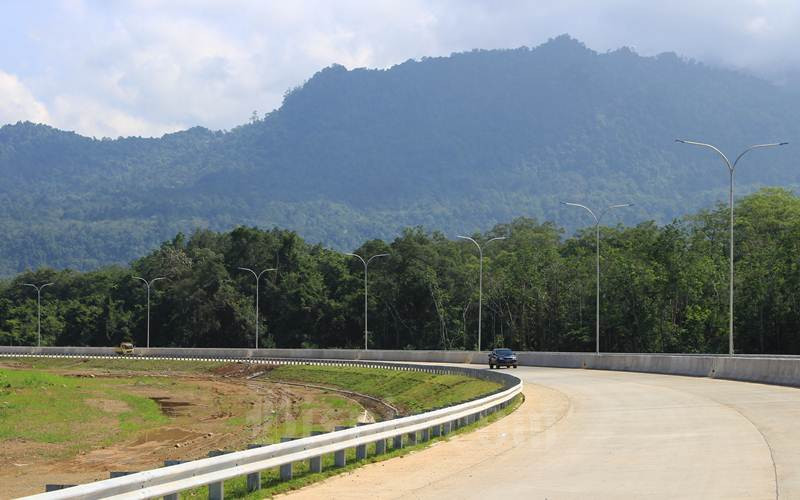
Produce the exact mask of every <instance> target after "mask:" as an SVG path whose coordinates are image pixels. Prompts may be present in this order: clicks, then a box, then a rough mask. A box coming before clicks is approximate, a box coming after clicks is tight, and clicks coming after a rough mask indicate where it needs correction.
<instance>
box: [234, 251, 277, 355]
mask: <svg viewBox="0 0 800 500" xmlns="http://www.w3.org/2000/svg"><path fill="white" fill-rule="evenodd" d="M239 269H241V270H242V271H250V273H252V274H253V276H254V277H255V278H256V349H258V282H259V280H260V279H261V275H262V274H264V273H266V272H267V271H277V270H278V269H277V268H274V267H271V268H269V269H264V270H263V271H261V272H260V273H258V274H256V272H255V271H253V270H252V269H250V268H249V267H240V268H239Z"/></svg>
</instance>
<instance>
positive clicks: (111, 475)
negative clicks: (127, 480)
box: [108, 470, 135, 479]
mask: <svg viewBox="0 0 800 500" xmlns="http://www.w3.org/2000/svg"><path fill="white" fill-rule="evenodd" d="M131 474H135V472H134V471H121V470H112V471H111V472H109V473H108V477H109V478H110V479H114V478H115V477H122V476H129V475H131Z"/></svg>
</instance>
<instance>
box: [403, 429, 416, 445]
mask: <svg viewBox="0 0 800 500" xmlns="http://www.w3.org/2000/svg"><path fill="white" fill-rule="evenodd" d="M406 436H408V445H409V446H414V445H415V444H417V433H416V432H409V433H408V434H406Z"/></svg>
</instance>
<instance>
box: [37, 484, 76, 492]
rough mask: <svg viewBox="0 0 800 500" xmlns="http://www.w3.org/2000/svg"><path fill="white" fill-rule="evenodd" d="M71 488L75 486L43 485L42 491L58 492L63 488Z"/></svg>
mask: <svg viewBox="0 0 800 500" xmlns="http://www.w3.org/2000/svg"><path fill="white" fill-rule="evenodd" d="M73 486H75V485H74V484H45V485H44V491H45V492H48V491H58V490H63V489H65V488H72V487H73Z"/></svg>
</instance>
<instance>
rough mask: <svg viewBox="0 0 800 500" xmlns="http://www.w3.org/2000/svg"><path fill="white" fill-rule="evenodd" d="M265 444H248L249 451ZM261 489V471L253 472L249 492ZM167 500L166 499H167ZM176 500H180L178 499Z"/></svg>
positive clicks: (249, 476)
mask: <svg viewBox="0 0 800 500" xmlns="http://www.w3.org/2000/svg"><path fill="white" fill-rule="evenodd" d="M262 446H264V445H263V444H248V445H247V449H248V450H252V449H253V448H261V447H262ZM260 489H261V471H258V472H251V473H250V474H248V475H247V491H250V492H253V491H257V490H260ZM165 500H166V499H165ZM175 500H178V499H177V498H176V499H175Z"/></svg>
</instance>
